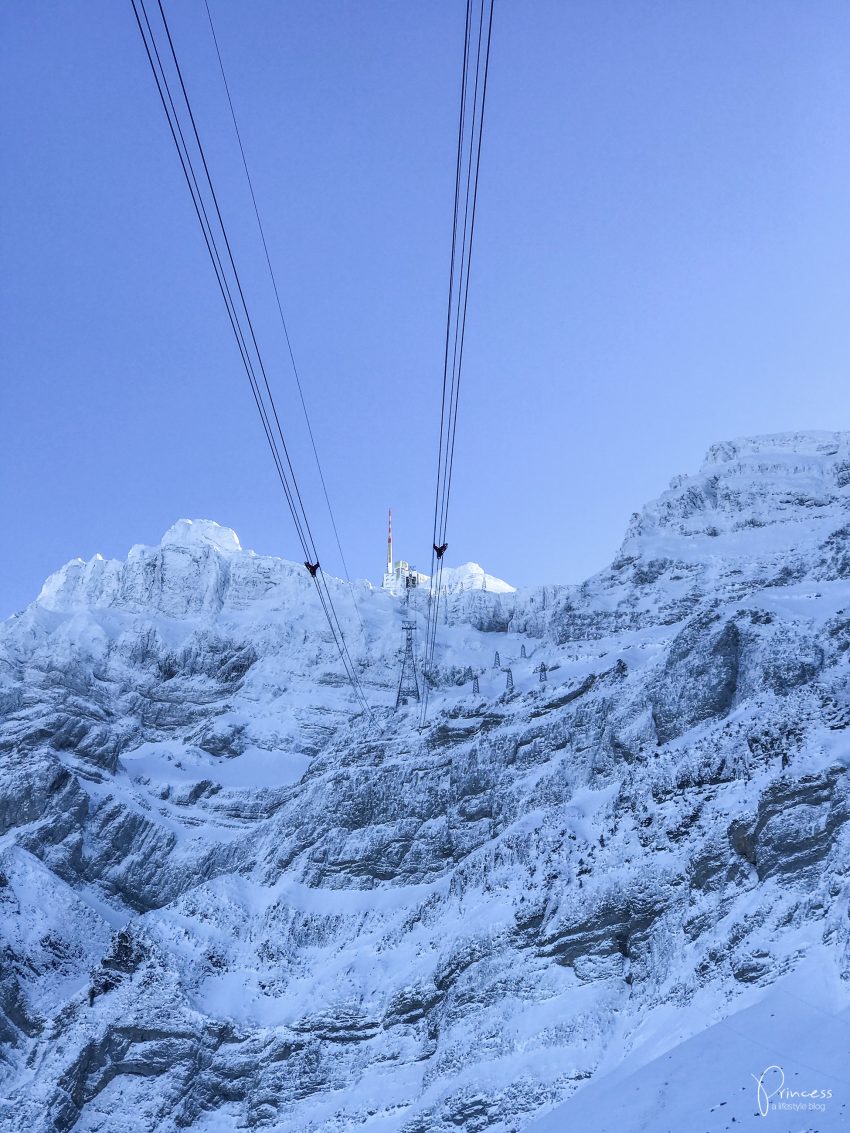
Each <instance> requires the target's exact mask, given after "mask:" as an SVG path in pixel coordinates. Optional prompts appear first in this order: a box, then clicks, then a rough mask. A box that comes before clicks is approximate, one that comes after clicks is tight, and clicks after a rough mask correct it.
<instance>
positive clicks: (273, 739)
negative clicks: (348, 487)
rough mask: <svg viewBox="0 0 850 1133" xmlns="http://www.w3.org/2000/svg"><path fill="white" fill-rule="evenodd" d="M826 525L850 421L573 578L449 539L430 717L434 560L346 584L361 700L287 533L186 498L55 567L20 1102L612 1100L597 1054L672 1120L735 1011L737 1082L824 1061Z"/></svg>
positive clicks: (28, 748) (839, 739)
mask: <svg viewBox="0 0 850 1133" xmlns="http://www.w3.org/2000/svg"><path fill="white" fill-rule="evenodd" d="M848 537H850V434H847V433H801V434H783V435H781V436H772V437H761V438H755V439H749V440H739V441H734V442H730V443H726V444H722V445H717V446H714V448H712V450H711V451H710V452H709V454H708V457H707V459H706V462H705V464H704V465H703V467H702V469H701V470H700V471H699V472H698V473H696V474H695V475H692V476H685V477H678V478H677V479H676V480H674V482H673V484H672V485H671V487H670V489H669V490H668V491H667V492H665V493H663V494H662V495H661V496H660V497H659V499H658V500H656V501H654V502H652V503H650V504H648V505H647V507H646V508H644V509H643V511H642V512H641V513H640V514H639V515H638V516H636V517H634V519H633V521H632V523H631V525H630V527H629V531H628V533H627V536H626V539H625V541H624V543H623V547H622V549H621V551H620V553H619V555H618V556H617V558H616V560H615V562H614V563H613V564H612V566H611V567H610V568H608V569H607V570H604V571H602V572H600V573H599V574H598V575H596V576H594V577H593V578H591V579H589V580H588V581H587V582H586V583H584V584H582V585H581V586H547V587H538V588H532V589H528V590H522V591H514V590H513V589H512V588H511V587H510V586H508V585H507V584H506V583H500V582H499V580H498V579H496V578H494V577H493V576H490V575H487V574H486V573H485V572H484V571H483V570H482V568H480V567H478V566H477V565H475V564H467V566H465V567H459V568H454V569H451V568H446V570H445V571H444V573H443V580H444V582H445V583H446V584H447V593H446V596H445V601H444V602H442V603H441V606H440V611H441V612H440V619H439V625H438V627H437V630H438V633H437V645H436V651H435V664H434V668H433V671H432V674H431V678H432V681H433V687H432V688H431V692H430V705H431V712H430V719H429V725H428V728H427V729H425V730H424V731H422V732H420V731H419V730H417V727H416V725H417V723H418V713H417V706H416V705H411V706H409V707H407V708H402V709H401V710H400V711H399V712H397V713H396V712H394V711H393V705H394V703H395V694H396V682H397V679H398V651H399V648H400V646H401V644H402V640H403V632H402V628H401V623H402V621H403V620H407V619H412V620H413V621H414V622H415V624H416V625H417V627H418V634H417V637H418V639H419V640H418V641H417V652H419V651H420V650H421V638H422V636H423V634H422V630H423V628H424V624H425V613H426V608H427V595H426V593H425V592H424V591H422V592H419V593H417V592H413V593H412V594H411V595H410V596H409V601H408V603H405V602H404V601H402V600H401V599H397V598H394V597H393V596H392V595H390V594H388V593H386V592H385V591H383V590H381V589H379V588H373V587H371V586H370V585H369V584H368V583H358V584H355V586H354V597H355V601H356V603H357V606H358V609H357V610H355V609H354V608H353V605H352V597H351V594H350V592H349V589H348V587H347V586H345V585H343V584H342V583H337V582H336V581H335V580H333V579H329V585H330V587H331V590H332V592H333V594H334V601H335V604H336V606H337V609H338V612H339V614H340V618H341V621H342V625H343V630H344V633H345V635H346V640H347V643H348V646H349V649H350V651H351V654H352V657H353V660H354V664H355V666H356V668H357V671H358V673H359V674H360V678H361V680H362V683H363V687H364V689H365V691H366V695H367V697H368V699H369V700H370V702H371V704H372V706H373V714H374V719H373V720H372V721H371V722H370V721H369V720H368V719H366V718H365V717H364V716H363V714H359V713H358V706H357V701H356V698H355V697H354V695H353V693H352V692H351V690H350V687H349V686H348V685H347V682H346V680H345V675H344V672H343V670H342V667H341V664H340V661H339V657H338V654H337V652H336V647H335V644H334V642H333V640H332V638H331V636H330V634H329V632H328V630H327V626H326V623H325V622H324V618H323V613H322V610H321V608H320V606H319V605H318V602H317V599H316V596H315V590H314V588H313V587H312V585H311V584H310V580H309V576H308V575H307V574H306V572H305V571H304V568H303V566H300V565H299V564H295V563H288V562H286V561H284V560H282V559H277V558H274V557H271V556H260V555H255V554H253V553H252V552H249V551H246V550H243V549H242V548H241V546H240V544H239V541H238V539H237V538H236V536H235V534H234V533H233V532H231V531H229V530H228V529H226V528H221V527H219V526H218V525H217V524H213V523H210V522H207V521H193V522H189V521H187V520H181V521H180V522H178V523H177V524H175V526H174V527H173V528H171V529H170V531H169V532H167V533H166V535H165V536H164V538H163V540H162V541H161V543H160V544H159V545H158V546H155V547H142V546H140V547H134V548H133V549H132V550H131V551H130V553H129V554H128V556H127V558H126V560H123V561H106V560H104V559H102V558H100V557H99V556H98V557H95V558H94V559H92V560H90V561H89V562H82V561H81V560H75V561H74V562H72V563H69V564H68V565H67V566H66V567H64V568H62V570H60V571H58V572H57V573H56V574H54V575H53V576H51V578H50V579H49V580H48V581H47V583H45V586H44V588H43V590H42V592H41V594H40V596H39V598H38V599H37V601H36V602H34V603H33V604H32V605H31V606H30V607H28V608H27V609H26V610H25V611H23V612H22V613H21V614H19V615H18V616H16V617H15V618H12V619H10V620H9V621H8V622H6V623H4V624H3V625H2V627H0V838H2V843H0V914H2V915H0V934H2V940H0V947H2V949H3V952H2V968H0V1010H2V1012H3V1014H2V1021H0V1041H2V1043H3V1052H4V1053H3V1061H2V1062H0V1073H1V1074H2V1075H3V1077H4V1086H3V1090H2V1097H0V1123H2V1124H4V1128H6V1127H8V1128H9V1129H10V1130H15V1131H22V1130H27V1133H42V1131H43V1133H47V1131H48V1130H50V1131H51V1133H55V1131H56V1130H70V1129H72V1128H73V1129H75V1130H82V1131H88V1133H94V1131H95V1130H102V1131H108V1130H111V1129H113V1128H119V1127H129V1126H132V1127H133V1128H135V1129H139V1130H141V1131H147V1130H150V1131H153V1130H169V1129H174V1130H176V1129H178V1128H187V1127H188V1128H195V1129H198V1130H199V1131H207V1133H212V1131H213V1130H215V1131H216V1133H219V1131H223V1130H228V1129H233V1130H236V1129H239V1128H245V1127H254V1128H269V1129H273V1130H276V1131H278V1133H331V1131H334V1133H342V1131H348V1130H351V1129H354V1128H360V1127H364V1128H374V1129H376V1130H377V1129H380V1130H381V1133H449V1131H451V1133H457V1130H463V1131H465V1133H478V1131H481V1130H485V1129H486V1130H490V1131H492V1133H509V1131H512V1133H515V1131H518V1130H522V1129H525V1128H526V1127H528V1128H532V1127H533V1126H532V1122H535V1121H537V1120H538V1119H539V1120H540V1121H541V1125H540V1128H541V1131H542V1130H543V1129H544V1128H545V1129H547V1130H548V1129H554V1128H559V1129H560V1128H562V1127H564V1128H566V1127H570V1128H581V1129H585V1128H588V1129H589V1128H591V1126H589V1125H588V1124H587V1122H588V1120H590V1119H589V1118H588V1117H587V1114H588V1113H594V1114H596V1115H597V1116H598V1119H599V1120H598V1125H597V1126H594V1127H598V1128H599V1129H600V1130H602V1129H603V1128H605V1129H607V1128H617V1129H618V1130H620V1133H623V1131H626V1130H630V1129H632V1128H634V1130H635V1131H636V1130H637V1129H638V1128H641V1129H654V1128H655V1127H654V1126H653V1125H652V1124H650V1125H646V1124H639V1121H643V1118H644V1116H645V1112H649V1111H647V1110H646V1107H645V1106H644V1107H643V1108H641V1107H639V1106H636V1107H634V1108H633V1110H632V1111H631V1113H632V1117H628V1116H627V1117H625V1118H624V1116H623V1107H618V1105H617V1104H615V1101H614V1100H613V1098H614V1093H615V1092H616V1091H612V1090H610V1089H607V1088H606V1082H610V1083H612V1084H620V1083H625V1084H626V1086H625V1087H624V1088H627V1089H633V1088H636V1085H635V1084H636V1083H637V1082H639V1080H640V1074H641V1070H642V1068H643V1067H644V1066H645V1067H646V1084H647V1085H646V1089H647V1097H649V1098H652V1099H654V1101H653V1104H654V1105H655V1107H656V1109H658V1107H661V1108H660V1109H658V1112H661V1113H663V1105H664V1098H668V1099H669V1104H670V1107H671V1108H670V1112H671V1114H673V1113H675V1114H677V1115H679V1117H680V1116H681V1114H682V1113H685V1112H687V1104H686V1096H685V1094H684V1093H683V1091H685V1089H686V1087H685V1086H684V1085H681V1088H680V1085H679V1084H680V1082H684V1070H683V1069H682V1064H681V1063H680V1055H679V1054H678V1053H677V1054H676V1061H674V1062H672V1063H671V1064H670V1065H671V1068H672V1070H673V1071H674V1073H673V1074H672V1077H671V1078H670V1079H669V1080H667V1079H665V1076H664V1075H665V1066H666V1062H665V1061H664V1059H666V1058H667V1052H670V1051H677V1052H678V1051H682V1052H685V1051H686V1050H687V1049H692V1050H693V1051H695V1052H697V1055H698V1056H699V1057H702V1058H704V1059H705V1058H708V1059H709V1060H711V1059H712V1058H713V1057H714V1055H712V1053H711V1052H712V1050H713V1049H715V1048H713V1047H712V1045H711V1044H712V1043H716V1042H717V1041H718V1038H717V1037H718V1036H722V1035H723V1034H732V1035H735V1036H737V1037H736V1038H735V1043H734V1044H733V1045H734V1050H735V1058H734V1059H730V1058H728V1057H727V1053H726V1052H725V1051H720V1050H719V1048H716V1049H717V1050H718V1053H717V1058H718V1065H722V1066H723V1067H724V1073H726V1074H729V1075H733V1076H734V1075H735V1074H736V1073H738V1074H739V1077H740V1081H738V1080H737V1079H735V1080H734V1081H731V1082H729V1083H725V1084H722V1085H723V1088H725V1089H726V1090H727V1092H728V1095H729V1097H730V1098H732V1097H733V1095H734V1098H735V1099H737V1098H738V1095H739V1093H740V1094H741V1096H743V1093H744V1092H747V1091H749V1092H748V1093H747V1096H748V1097H750V1096H752V1098H753V1102H754V1099H755V1095H754V1092H753V1090H754V1087H753V1081H752V1078H751V1077H750V1075H751V1074H754V1075H757V1074H758V1072H759V1071H760V1070H762V1069H764V1066H763V1065H761V1064H762V1063H764V1056H765V1050H764V1046H765V1043H766V1042H767V1044H768V1045H770V1044H771V1042H772V1043H773V1046H774V1049H773V1050H772V1052H771V1054H770V1056H769V1058H770V1060H773V1061H776V1060H777V1059H781V1058H783V1057H786V1056H787V1064H788V1073H789V1075H790V1074H791V1073H792V1068H793V1067H796V1066H797V1065H798V1064H799V1065H801V1066H803V1067H805V1066H809V1067H811V1066H812V1065H814V1066H815V1067H818V1066H822V1068H823V1073H824V1074H825V1075H826V1076H827V1077H828V1076H829V1075H837V1076H838V1077H840V1064H839V1063H837V1062H836V1063H835V1064H833V1063H834V1059H833V1055H832V1054H830V1056H829V1058H827V1057H826V1056H825V1055H823V1048H822V1046H819V1045H818V1044H817V1043H815V1042H814V1037H811V1042H812V1043H814V1045H813V1046H812V1050H811V1052H809V1053H808V1055H807V1048H806V1043H807V1042H809V1041H810V1039H809V1037H807V1035H800V1034H797V1033H795V1031H794V1028H793V1026H792V1025H791V1021H790V1020H791V1016H792V1013H793V1011H794V1010H795V1009H796V1010H799V1003H798V1000H799V997H800V996H803V997H804V998H805V997H809V1000H810V1003H811V1005H812V1006H811V1011H812V1012H814V1014H815V1015H817V1014H818V1012H820V1014H821V1015H822V1016H823V1017H824V1019H825V1018H826V1016H827V1015H829V1016H830V1019H829V1020H827V1021H826V1022H825V1023H824V1033H825V1034H829V1035H830V1036H831V1040H830V1041H831V1042H832V1045H833V1046H834V1045H835V1042H838V1043H841V1042H844V1043H845V1047H846V1043H847V1037H846V1036H847V1030H846V1027H844V1028H842V1027H841V1026H840V1025H835V1026H833V1022H834V1020H833V1019H832V1016H833V1015H834V1016H835V1020H837V1021H838V1023H839V1024H840V1021H841V1019H842V1018H843V1017H842V1016H841V1014H840V1013H841V1011H842V1010H844V1008H845V1004H846V1003H847V1002H848V995H847V986H848V985H847V981H848V977H850V921H848V916H847V907H848V906H847V901H848V895H850V821H848V820H850V795H848V779H847V769H848V765H850V747H848V740H847V737H848V736H850V672H848V658H850V549H848ZM361 619H362V624H363V628H361ZM506 669H510V670H511V676H512V678H513V684H514V687H513V690H512V691H511V690H508V688H507V678H506V673H505V670H506ZM418 676H419V680H420V682H421V679H422V674H421V673H419V674H418ZM474 677H477V678H478V683H479V686H480V692H479V694H478V695H474V694H473V692H472V682H473V678H474ZM815 963H816V965H817V969H818V971H824V972H828V979H829V995H824V994H821V992H820V991H816V990H813V986H812V981H811V977H810V975H806V973H807V972H808V973H810V972H811V970H812V964H815ZM807 965H808V966H807ZM824 978H827V977H826V976H825V977H824ZM783 981H784V982H783ZM788 981H791V982H788ZM783 988H788V989H789V991H788V993H787V994H786V993H785V992H783V991H782V989H783ZM795 989H796V990H795ZM795 996H796V997H797V999H796V1000H795V998H794V997H795ZM762 997H766V998H764V1003H765V1004H769V1006H770V1012H769V1013H767V1012H766V1010H765V1012H761V1009H760V1007H759V1003H760V1000H761V999H762ZM795 1003H797V1007H796V1008H795V1006H794V1005H795ZM807 1010H808V1008H807ZM783 1012H784V1014H783ZM748 1013H749V1014H748ZM733 1016H734V1019H735V1020H739V1019H740V1020H741V1022H740V1024H736V1023H735V1022H734V1021H733V1022H731V1023H730V1024H729V1030H728V1031H727V1032H724V1031H723V1029H722V1028H723V1027H724V1025H725V1024H724V1023H723V1020H725V1019H727V1018H728V1019H731V1018H732V1017H733ZM768 1017H769V1018H770V1020H774V1022H771V1023H770V1024H768V1023H767V1018H768ZM747 1020H751V1021H752V1022H748V1021H747ZM768 1027H771V1028H774V1029H775V1031H776V1035H775V1036H774V1038H773V1039H771V1036H770V1035H769V1034H768V1033H767V1030H766V1028H768ZM750 1034H751V1035H752V1038H751V1039H750V1038H748V1035H750ZM786 1034H787V1036H788V1043H789V1044H790V1043H791V1039H792V1037H793V1043H794V1047H793V1050H792V1049H791V1047H790V1046H788V1047H787V1050H786V1049H785V1048H782V1049H779V1051H778V1052H777V1050H776V1049H775V1048H776V1046H777V1045H778V1046H780V1047H781V1044H782V1042H783V1041H785V1040H784V1039H783V1038H782V1037H781V1036H783V1035H786ZM741 1036H743V1037H741ZM836 1036H838V1037H837V1038H836ZM842 1036H843V1037H842ZM679 1044H683V1045H681V1046H680V1045H679ZM689 1044H692V1046H691V1047H689ZM700 1052H701V1053H700ZM818 1052H820V1054H821V1055H823V1058H824V1060H823V1061H822V1062H817V1061H814V1062H813V1061H812V1060H813V1059H815V1060H816V1059H817V1058H818V1057H820V1055H819V1053H818ZM846 1054H847V1051H846V1050H845V1057H846ZM684 1057H685V1054H684V1053H683V1054H681V1058H684ZM748 1059H749V1061H748ZM795 1060H796V1061H795ZM836 1066H839V1069H838V1070H836ZM671 1083H672V1084H671ZM815 1084H818V1083H815ZM832 1085H833V1087H834V1090H835V1091H836V1097H837V1094H838V1090H839V1086H838V1085H837V1084H835V1082H834V1081H833V1082H832ZM617 1088H619V1085H617ZM694 1088H695V1090H697V1092H698V1093H699V1097H700V1098H702V1097H703V1096H704V1095H705V1094H706V1090H708V1088H709V1087H708V1085H707V1083H706V1082H703V1081H702V1080H700V1081H699V1083H697V1084H695V1087H694ZM676 1089H679V1093H678V1094H677V1093H675V1091H676ZM671 1091H672V1092H671ZM699 1091H701V1092H699ZM706 1096H707V1095H706ZM583 1097H585V1098H586V1099H587V1100H586V1101H584V1102H583V1101H582V1098H583ZM594 1099H595V1100H594ZM659 1099H660V1100H659ZM722 1100H723V1099H722V1097H721V1098H720V1099H719V1100H718V1103H717V1104H718V1105H719V1101H722ZM845 1100H846V1098H845ZM839 1105H840V1101H837V1102H836V1108H835V1109H834V1111H833V1112H832V1115H831V1116H828V1118H824V1119H823V1121H822V1128H823V1129H824V1130H826V1129H829V1130H830V1133H832V1131H833V1130H838V1129H839V1128H840V1127H841V1126H840V1124H839V1119H843V1116H844V1114H846V1112H847V1111H846V1110H844V1111H841V1110H840V1108H838V1107H839ZM555 1106H560V1107H561V1108H559V1109H555V1110H554V1111H553V1113H552V1114H551V1115H550V1116H549V1117H546V1116H545V1111H546V1110H548V1109H552V1107H555ZM736 1106H737V1108H736V1109H735V1115H738V1113H739V1109H740V1106H738V1105H737V1101H736ZM650 1108H651V1107H650ZM753 1108H754V1105H751V1109H750V1112H752V1109H753ZM712 1112H713V1111H712ZM718 1112H719V1113H720V1112H722V1111H721V1110H718ZM728 1112H729V1114H730V1115H731V1114H732V1109H731V1108H730V1109H729V1110H728ZM741 1112H743V1111H741ZM571 1115H575V1116H574V1117H573V1116H571ZM630 1120H633V1124H632V1125H629V1124H628V1122H629V1121H630ZM677 1120H679V1118H678V1117H677ZM681 1120H684V1118H681ZM818 1120H821V1119H820V1118H818ZM719 1121H720V1118H719V1117H718V1118H717V1122H719ZM830 1121H831V1122H832V1123H831V1124H829V1123H828V1122H830ZM606 1122H607V1124H606ZM700 1122H701V1123H702V1124H700V1128H702V1125H703V1124H704V1126H705V1128H706V1129H711V1130H712V1133H713V1131H714V1130H715V1129H717V1133H719V1131H720V1129H721V1128H725V1126H722V1125H721V1124H718V1123H717V1122H715V1118H714V1116H713V1115H712V1113H710V1112H708V1110H706V1112H705V1114H703V1112H702V1111H700ZM713 1122H714V1124H712V1123H713ZM561 1123H562V1124H561ZM679 1127H683V1126H681V1125H680V1126H679ZM660 1128H666V1126H663V1125H662V1126H660ZM694 1128H696V1126H694Z"/></svg>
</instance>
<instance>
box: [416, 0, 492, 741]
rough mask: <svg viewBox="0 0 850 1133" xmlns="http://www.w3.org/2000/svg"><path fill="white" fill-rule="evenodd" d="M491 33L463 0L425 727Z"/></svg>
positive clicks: (487, 21)
mask: <svg viewBox="0 0 850 1133" xmlns="http://www.w3.org/2000/svg"><path fill="white" fill-rule="evenodd" d="M492 32H493V0H467V4H466V30H465V35H464V45H463V68H462V75H461V88H460V114H459V119H458V131H457V157H456V164H455V193H454V212H453V216H452V250H451V260H450V268H449V296H448V306H447V310H446V341H445V350H444V353H443V383H442V397H441V404H440V443H439V449H438V458H437V483H436V490H435V493H434V525H433V537H432V541H431V582H430V586H429V592H428V610H427V617H426V629H425V644H424V662H423V672H424V681H423V684H424V692H423V697H422V709H421V714H420V721H419V723H420V727H424V726H425V723H426V720H427V717H428V699H429V692H430V688H431V683H432V674H433V661H434V649H435V646H436V639H437V624H438V615H439V606H440V595H441V591H442V578H443V556H444V555H445V553H446V551H447V549H448V539H447V538H446V535H447V530H448V519H449V501H450V498H451V490H452V473H453V471H454V454H455V436H456V432H457V414H458V405H459V400H460V379H461V372H462V367H463V347H464V340H465V335H466V312H467V305H468V302H469V276H470V266H471V262H472V244H473V239H474V236H475V210H476V205H477V203H478V174H479V170H480V167H481V140H482V138H483V135H484V105H485V101H486V97H487V77H488V74H489V69H490V41H491V38H492Z"/></svg>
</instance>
